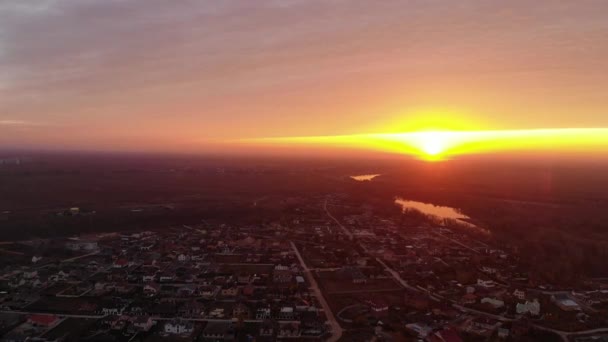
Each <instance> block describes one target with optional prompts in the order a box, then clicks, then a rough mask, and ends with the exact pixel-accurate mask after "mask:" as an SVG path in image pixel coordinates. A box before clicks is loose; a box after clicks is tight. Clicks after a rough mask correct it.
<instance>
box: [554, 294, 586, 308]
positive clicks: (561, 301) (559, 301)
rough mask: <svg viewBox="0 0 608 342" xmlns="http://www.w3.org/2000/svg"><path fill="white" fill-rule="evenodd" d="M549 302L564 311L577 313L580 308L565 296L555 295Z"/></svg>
mask: <svg viewBox="0 0 608 342" xmlns="http://www.w3.org/2000/svg"><path fill="white" fill-rule="evenodd" d="M551 301H552V302H553V303H555V305H557V307H559V308H560V309H562V310H564V311H579V310H580V309H581V308H580V306H579V305H578V304H577V303H576V302H575V301H574V300H572V299H571V298H570V296H568V295H565V294H555V295H552V296H551Z"/></svg>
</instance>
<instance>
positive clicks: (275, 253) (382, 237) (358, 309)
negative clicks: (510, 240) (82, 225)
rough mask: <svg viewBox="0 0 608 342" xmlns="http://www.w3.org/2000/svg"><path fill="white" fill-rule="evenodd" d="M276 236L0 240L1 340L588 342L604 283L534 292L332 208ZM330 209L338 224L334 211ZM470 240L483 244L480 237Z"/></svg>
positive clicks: (270, 232) (386, 225)
mask: <svg viewBox="0 0 608 342" xmlns="http://www.w3.org/2000/svg"><path fill="white" fill-rule="evenodd" d="M311 203H314V204H311V205H310V206H309V207H308V210H306V211H304V212H303V214H302V215H301V216H300V217H297V218H293V219H292V220H291V221H290V222H289V224H285V223H278V222H274V223H267V224H264V225H242V226H236V225H231V224H229V223H208V222H205V221H202V222H201V223H199V224H196V225H182V226H176V227H168V228H167V229H164V230H141V231H129V232H122V233H105V234H97V235H87V236H79V237H70V238H62V239H45V240H42V239H41V240H32V241H21V242H14V243H4V244H3V245H2V246H1V249H2V252H3V255H4V256H6V257H3V259H4V260H3V264H2V267H3V268H2V273H1V275H0V311H1V313H0V334H1V336H2V337H1V338H0V339H1V340H2V341H26V340H36V341H80V340H84V341H161V340H163V341H165V340H169V341H275V340H311V339H312V340H328V341H338V340H340V341H410V340H411V341H419V340H420V341H489V340H504V341H519V340H526V339H527V340H546V341H553V340H555V341H581V342H582V341H588V340H592V339H593V340H597V339H598V338H606V337H607V336H608V321H607V317H608V315H607V313H608V281H606V280H602V279H589V280H587V281H586V282H585V286H584V288H580V289H570V288H563V287H561V286H560V285H559V284H544V283H542V284H539V283H538V282H537V281H535V280H534V275H533V274H530V272H529V271H528V270H527V268H526V264H525V262H524V261H522V260H520V259H519V257H518V256H517V253H516V251H514V250H508V249H506V248H502V247H496V246H493V245H491V242H490V241H491V240H490V239H478V238H477V237H476V236H475V235H473V234H467V233H466V230H462V229H458V228H454V227H448V226H445V225H435V224H432V223H429V224H424V225H418V226H404V225H403V223H398V222H394V221H393V220H391V219H389V218H386V217H382V216H381V215H377V214H375V213H374V212H373V210H370V209H369V208H365V207H361V208H352V207H350V208H348V209H349V210H348V211H346V212H348V213H352V212H357V214H355V215H353V214H343V212H345V211H343V210H335V209H336V208H337V207H338V206H342V207H348V205H349V204H348V203H343V202H342V201H341V199H340V198H339V197H327V198H320V199H314V201H312V200H311ZM336 212H340V214H337V213H336ZM482 240H483V241H482Z"/></svg>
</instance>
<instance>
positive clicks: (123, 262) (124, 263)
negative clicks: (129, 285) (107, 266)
mask: <svg viewBox="0 0 608 342" xmlns="http://www.w3.org/2000/svg"><path fill="white" fill-rule="evenodd" d="M112 267H114V268H125V267H129V260H127V259H123V258H121V259H117V260H116V261H114V264H113V265H112Z"/></svg>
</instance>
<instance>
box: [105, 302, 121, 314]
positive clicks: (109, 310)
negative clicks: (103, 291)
mask: <svg viewBox="0 0 608 342" xmlns="http://www.w3.org/2000/svg"><path fill="white" fill-rule="evenodd" d="M124 310H125V307H124V306H122V305H119V304H116V305H107V306H104V307H103V308H102V309H101V312H102V313H103V315H104V316H109V315H122V312H123V311H124Z"/></svg>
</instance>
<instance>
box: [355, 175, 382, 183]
mask: <svg viewBox="0 0 608 342" xmlns="http://www.w3.org/2000/svg"><path fill="white" fill-rule="evenodd" d="M378 176H380V174H379V173H377V174H369V175H358V176H350V178H352V179H354V180H356V181H359V182H364V181H371V180H372V179H374V178H376V177H378Z"/></svg>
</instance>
